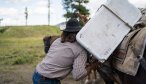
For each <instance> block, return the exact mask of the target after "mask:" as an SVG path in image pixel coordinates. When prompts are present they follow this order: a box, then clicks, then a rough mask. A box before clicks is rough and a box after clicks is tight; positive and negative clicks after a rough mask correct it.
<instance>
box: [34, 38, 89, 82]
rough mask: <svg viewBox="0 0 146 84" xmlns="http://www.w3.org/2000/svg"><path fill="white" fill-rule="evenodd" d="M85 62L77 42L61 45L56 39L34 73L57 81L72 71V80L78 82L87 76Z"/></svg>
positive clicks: (85, 54) (82, 51)
mask: <svg viewBox="0 0 146 84" xmlns="http://www.w3.org/2000/svg"><path fill="white" fill-rule="evenodd" d="M86 61H87V53H86V51H85V50H84V49H83V48H82V47H81V46H80V45H79V44H78V43H77V42H74V43H70V42H65V43H61V39H60V38H58V39H57V40H55V41H54V42H53V44H52V45H51V47H50V49H49V51H48V53H47V55H46V56H45V58H44V59H43V60H42V62H41V63H39V64H38V65H37V68H36V71H37V72H38V73H40V74H41V75H43V76H45V77H48V78H58V79H63V78H65V77H66V76H67V75H68V74H69V73H70V72H71V71H72V75H73V78H74V79H75V80H79V79H82V78H84V77H85V76H86V75H87V71H86V69H85V67H86Z"/></svg>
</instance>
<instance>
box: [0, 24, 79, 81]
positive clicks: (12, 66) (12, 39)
mask: <svg viewBox="0 0 146 84" xmlns="http://www.w3.org/2000/svg"><path fill="white" fill-rule="evenodd" d="M60 33H61V32H60V30H59V28H57V27H55V26H12V27H11V26H8V27H0V84H32V74H33V71H34V70H35V66H36V65H37V63H38V62H40V61H41V60H42V58H43V57H44V56H45V53H44V51H43V41H42V39H43V37H44V36H47V35H60ZM62 84H80V82H76V81H73V80H72V77H71V76H70V75H69V76H68V77H67V78H66V79H64V80H63V81H62Z"/></svg>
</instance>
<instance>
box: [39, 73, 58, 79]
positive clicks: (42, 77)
mask: <svg viewBox="0 0 146 84" xmlns="http://www.w3.org/2000/svg"><path fill="white" fill-rule="evenodd" d="M36 73H37V74H38V75H40V77H41V79H43V80H58V79H57V78H48V77H45V76H43V75H41V74H39V73H38V72H36Z"/></svg>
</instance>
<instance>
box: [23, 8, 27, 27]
mask: <svg viewBox="0 0 146 84" xmlns="http://www.w3.org/2000/svg"><path fill="white" fill-rule="evenodd" d="M24 14H25V25H26V26H27V19H28V10H27V7H25V12H24Z"/></svg>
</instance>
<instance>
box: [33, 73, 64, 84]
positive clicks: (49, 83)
mask: <svg viewBox="0 0 146 84" xmlns="http://www.w3.org/2000/svg"><path fill="white" fill-rule="evenodd" d="M32 80H33V84H61V83H60V80H57V79H49V78H47V79H43V77H42V76H41V75H40V74H39V73H38V72H36V71H35V72H34V74H33V77H32Z"/></svg>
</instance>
